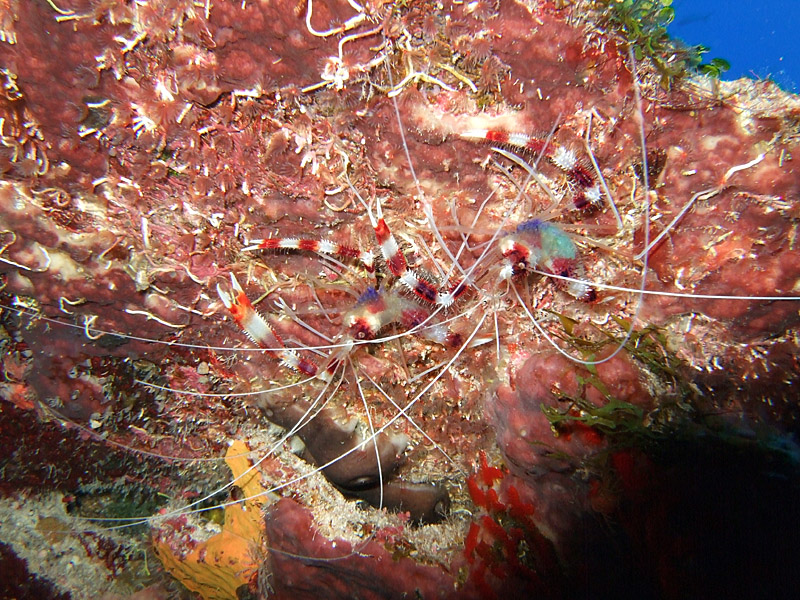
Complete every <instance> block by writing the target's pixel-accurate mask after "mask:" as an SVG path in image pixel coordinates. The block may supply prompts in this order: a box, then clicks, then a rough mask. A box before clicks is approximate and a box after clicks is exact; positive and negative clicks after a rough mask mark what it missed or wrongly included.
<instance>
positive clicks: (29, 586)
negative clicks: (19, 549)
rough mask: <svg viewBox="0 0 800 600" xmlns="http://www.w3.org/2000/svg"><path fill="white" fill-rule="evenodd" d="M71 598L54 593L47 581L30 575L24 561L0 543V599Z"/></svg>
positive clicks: (59, 599) (57, 599)
mask: <svg viewBox="0 0 800 600" xmlns="http://www.w3.org/2000/svg"><path fill="white" fill-rule="evenodd" d="M71 597H72V596H70V594H66V593H61V592H58V591H56V589H55V588H54V587H53V585H52V584H51V583H50V582H49V581H47V580H46V579H42V578H41V577H39V576H38V575H35V574H33V573H31V572H30V571H29V570H28V564H27V563H26V562H25V560H23V559H21V558H20V557H18V556H17V555H16V554H14V551H13V550H12V549H11V548H10V547H9V546H7V545H5V544H3V543H2V542H0V598H51V599H52V600H69V599H70V598H71Z"/></svg>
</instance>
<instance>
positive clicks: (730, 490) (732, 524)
mask: <svg viewBox="0 0 800 600" xmlns="http://www.w3.org/2000/svg"><path fill="white" fill-rule="evenodd" d="M620 455H624V456H625V457H626V460H625V461H622V460H620V461H618V467H619V472H618V474H619V480H620V481H619V482H618V485H619V486H620V487H621V489H622V490H623V497H622V498H623V499H622V501H621V502H620V504H619V506H618V507H617V509H616V510H615V511H614V512H613V513H611V514H609V515H606V518H602V517H601V516H600V515H599V514H598V513H585V514H584V515H583V518H581V519H580V520H578V521H576V522H575V523H574V526H573V527H572V529H571V531H570V532H567V533H564V534H563V537H562V556H563V557H564V558H565V560H566V564H565V568H566V571H568V572H569V573H570V577H569V581H570V584H569V585H570V587H571V588H572V592H571V593H570V594H569V595H570V597H582V598H583V597H585V598H595V599H598V598H638V599H640V600H647V599H653V600H657V599H667V600H672V599H679V598H709V599H712V598H720V599H723V598H724V599H727V598H734V597H738V598H782V597H786V595H787V593H788V592H787V590H791V589H796V587H797V585H798V584H800V573H798V571H797V567H796V565H797V564H798V561H800V543H799V542H798V540H797V536H796V535H795V532H796V531H797V528H798V525H799V524H800V472H798V465H797V463H796V461H794V460H791V457H787V456H786V455H785V454H784V452H782V451H781V450H777V451H776V450H775V449H774V448H770V447H764V446H763V445H762V444H757V443H755V442H754V443H752V444H745V445H742V444H740V443H739V442H730V441H725V440H720V439H710V438H709V439H694V440H691V439H672V440H662V442H661V443H660V444H658V445H657V446H656V447H651V448H647V449H646V450H644V449H629V450H624V451H622V452H621V453H620ZM623 462H624V463H625V464H626V465H627V466H625V467H623V466H622V465H623Z"/></svg>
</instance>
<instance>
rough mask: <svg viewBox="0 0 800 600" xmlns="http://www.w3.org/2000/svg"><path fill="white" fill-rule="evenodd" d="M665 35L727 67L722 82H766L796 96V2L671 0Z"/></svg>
mask: <svg viewBox="0 0 800 600" xmlns="http://www.w3.org/2000/svg"><path fill="white" fill-rule="evenodd" d="M672 6H673V8H674V9H675V21H674V22H673V23H672V24H671V25H670V27H669V32H670V35H672V36H673V37H676V38H680V39H682V40H683V41H685V42H687V43H688V44H691V45H695V44H703V45H704V46H708V47H710V48H711V50H710V52H709V53H708V54H706V55H705V56H704V60H705V61H706V62H707V61H708V60H709V59H711V58H715V57H719V58H724V59H725V60H727V61H728V62H729V63H730V64H731V68H730V70H729V71H728V72H727V73H725V74H724V75H723V77H722V78H723V79H738V78H739V77H753V78H758V79H765V78H769V79H771V80H772V81H774V82H776V83H777V84H779V85H780V86H781V87H782V88H784V89H786V90H789V91H793V92H798V91H800V48H798V44H797V40H798V38H797V27H798V23H800V0H762V1H761V2H759V1H757V0H674V1H673V3H672Z"/></svg>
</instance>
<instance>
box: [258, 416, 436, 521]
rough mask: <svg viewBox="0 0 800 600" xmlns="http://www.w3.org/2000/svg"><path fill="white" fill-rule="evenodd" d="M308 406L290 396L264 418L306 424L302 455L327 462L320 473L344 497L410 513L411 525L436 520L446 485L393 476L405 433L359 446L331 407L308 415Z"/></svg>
mask: <svg viewBox="0 0 800 600" xmlns="http://www.w3.org/2000/svg"><path fill="white" fill-rule="evenodd" d="M309 407H310V405H309V404H308V403H307V402H304V401H300V400H293V401H291V402H289V403H286V404H274V405H271V406H270V407H269V408H266V409H265V412H266V415H267V418H268V419H269V420H270V421H272V422H273V423H275V424H276V425H279V426H280V427H284V428H286V429H291V428H293V427H295V426H296V425H297V424H298V423H299V422H301V420H304V417H305V421H306V423H305V425H303V426H302V428H301V429H300V430H299V431H298V432H297V436H298V437H299V438H300V439H301V440H302V441H303V443H304V444H305V451H304V454H303V457H304V458H305V459H306V460H308V461H309V462H310V463H312V464H314V465H326V464H328V463H331V464H330V465H329V466H327V467H325V468H324V469H323V470H322V472H323V474H324V475H325V477H326V479H327V480H328V481H330V482H331V484H333V485H334V486H335V487H336V489H338V490H339V491H340V492H341V493H342V495H344V496H345V497H347V498H351V499H358V500H362V501H364V502H367V503H368V504H370V505H371V506H374V507H379V506H382V507H383V508H386V509H388V510H390V511H392V512H408V513H409V515H410V517H411V521H412V522H413V523H417V524H422V523H438V522H439V521H441V520H442V519H444V518H445V517H446V516H447V514H448V513H449V510H450V495H449V494H448V492H447V489H446V488H445V487H444V486H442V485H440V484H436V483H408V482H404V481H401V480H399V479H398V478H397V470H398V469H399V467H400V465H401V464H402V462H403V459H402V457H401V456H400V453H401V452H402V451H403V449H404V448H405V444H406V440H405V438H403V437H397V438H393V437H391V436H389V435H386V434H385V433H381V434H379V435H378V436H377V438H376V444H377V449H378V452H377V455H378V456H379V457H380V463H379V462H378V459H377V456H376V452H375V445H373V444H365V445H364V446H363V447H361V445H362V441H363V440H362V436H361V435H360V433H359V432H358V431H356V430H355V429H353V428H351V427H347V426H343V425H341V424H340V423H339V422H337V421H336V420H335V419H334V418H333V417H332V416H331V413H330V411H329V410H327V409H324V408H323V409H321V410H320V411H319V412H318V413H315V414H314V417H313V418H311V419H309V418H308V417H307V416H306V415H307V413H308V410H309Z"/></svg>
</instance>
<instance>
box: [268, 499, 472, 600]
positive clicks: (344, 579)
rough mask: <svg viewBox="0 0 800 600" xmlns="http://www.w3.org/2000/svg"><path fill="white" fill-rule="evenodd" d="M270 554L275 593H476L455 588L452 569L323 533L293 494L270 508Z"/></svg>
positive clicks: (378, 545)
mask: <svg viewBox="0 0 800 600" xmlns="http://www.w3.org/2000/svg"><path fill="white" fill-rule="evenodd" d="M265 522H266V526H267V536H268V537H269V540H270V545H271V546H272V548H273V549H274V550H275V551H274V552H273V553H272V554H271V555H270V558H269V568H270V571H271V573H272V577H271V578H270V581H271V584H272V587H273V590H274V594H275V597H276V598H353V597H359V598H365V599H366V598H369V599H378V598H404V597H408V596H414V595H416V596H419V597H422V598H476V597H478V596H477V594H476V592H475V590H470V589H469V588H461V589H456V587H455V584H454V582H453V579H452V577H453V575H452V573H448V572H447V570H446V569H444V568H442V567H440V566H428V565H421V564H418V563H417V562H415V561H414V559H413V558H410V557H403V556H398V555H395V556H392V554H391V553H390V552H389V551H387V549H386V548H384V547H383V545H382V544H381V543H380V542H378V541H375V540H368V541H366V542H364V543H362V544H358V545H357V546H355V547H354V546H353V545H351V544H350V543H348V542H345V541H343V540H328V539H326V538H325V537H324V536H322V535H319V533H318V531H317V529H316V527H315V525H314V520H313V517H312V515H311V513H309V512H308V510H306V509H304V508H303V507H301V506H299V505H298V504H297V503H296V502H294V501H293V500H291V499H289V498H284V499H282V500H280V501H278V502H277V503H276V504H274V505H273V506H272V507H271V508H269V509H268V510H267V513H266V521H265Z"/></svg>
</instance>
